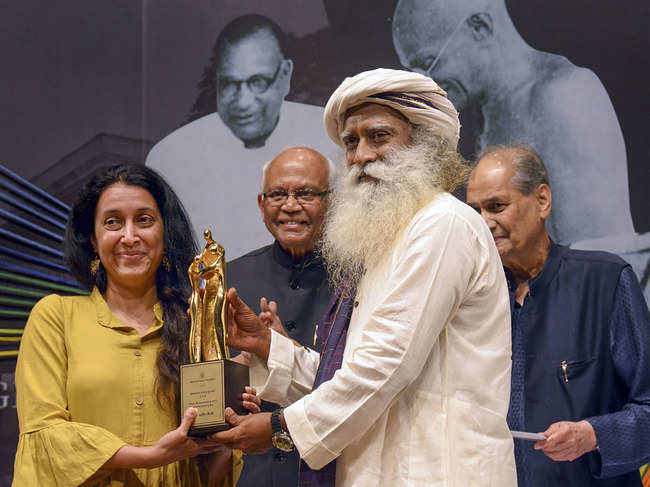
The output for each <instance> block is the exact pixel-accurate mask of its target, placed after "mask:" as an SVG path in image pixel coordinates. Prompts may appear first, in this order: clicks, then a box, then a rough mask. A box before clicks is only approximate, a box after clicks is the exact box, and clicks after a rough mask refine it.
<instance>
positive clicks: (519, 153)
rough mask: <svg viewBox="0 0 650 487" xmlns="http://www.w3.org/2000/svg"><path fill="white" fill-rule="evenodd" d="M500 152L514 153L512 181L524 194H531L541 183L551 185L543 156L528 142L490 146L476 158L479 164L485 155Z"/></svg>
mask: <svg viewBox="0 0 650 487" xmlns="http://www.w3.org/2000/svg"><path fill="white" fill-rule="evenodd" d="M498 152H511V153H512V154H513V157H512V172H513V176H512V179H511V180H510V183H511V184H512V186H513V187H514V188H515V189H516V190H517V191H519V192H520V193H522V194H523V195H524V196H528V195H529V194H531V193H532V192H533V191H535V190H536V189H537V188H538V187H539V185H540V184H546V185H547V186H549V187H550V186H551V185H550V184H549V182H548V172H547V171H546V166H545V165H544V162H543V161H542V158H541V157H540V156H539V154H537V152H535V149H533V148H532V147H530V146H529V145H526V144H504V145H497V146H494V147H488V148H487V149H485V150H484V151H482V152H481V153H480V154H479V156H478V158H477V159H476V161H477V164H478V162H479V161H480V160H481V159H483V158H484V157H487V156H492V155H494V154H496V153H498Z"/></svg>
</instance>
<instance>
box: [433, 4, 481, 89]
mask: <svg viewBox="0 0 650 487" xmlns="http://www.w3.org/2000/svg"><path fill="white" fill-rule="evenodd" d="M469 17H470V16H469V15H468V16H466V17H463V18H462V19H460V22H458V25H457V26H456V27H455V28H454V30H453V31H452V32H451V34H450V35H449V37H447V40H446V41H445V43H444V44H443V45H442V48H441V49H440V52H439V53H438V55H437V56H436V57H435V59H434V60H433V61H431V64H429V67H428V68H427V69H426V71H425V72H424V74H425V76H428V77H429V78H431V77H432V76H431V72H432V71H433V70H434V68H435V67H436V65H437V64H438V61H440V58H441V57H442V54H443V53H444V52H445V51H446V50H447V46H449V43H450V42H451V40H452V39H453V38H454V37H456V34H457V33H458V31H459V30H460V28H461V26H462V25H463V24H464V23H465V21H466V20H467V19H469Z"/></svg>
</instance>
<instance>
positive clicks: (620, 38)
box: [0, 0, 650, 487]
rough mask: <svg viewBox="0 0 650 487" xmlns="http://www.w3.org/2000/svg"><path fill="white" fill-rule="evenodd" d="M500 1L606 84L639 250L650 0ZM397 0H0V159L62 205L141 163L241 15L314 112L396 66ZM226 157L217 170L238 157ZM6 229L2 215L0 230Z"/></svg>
mask: <svg viewBox="0 0 650 487" xmlns="http://www.w3.org/2000/svg"><path fill="white" fill-rule="evenodd" d="M506 3H507V7H508V11H509V13H510V16H511V18H512V20H513V22H514V24H515V27H516V29H517V30H518V32H519V33H520V35H521V36H522V37H523V38H524V39H525V40H526V41H527V42H528V43H529V44H530V45H531V46H532V47H534V48H536V49H539V50H541V51H546V52H550V53H554V54H559V55H562V56H565V57H566V58H568V60H569V61H571V63H573V64H574V65H576V66H581V67H586V68H588V69H590V70H592V71H593V72H594V73H595V74H596V75H597V76H598V78H599V79H600V81H601V82H602V84H603V85H604V87H605V88H606V90H607V93H608V95H609V97H610V99H611V101H612V104H613V106H614V109H615V111H616V115H617V117H618V122H619V124H620V127H621V129H622V132H623V136H624V139H625V146H626V152H627V164H626V165H622V166H621V171H627V176H628V183H629V190H628V191H629V197H630V212H631V216H632V220H633V223H634V230H635V232H636V233H637V234H640V237H639V238H640V239H641V241H646V242H647V241H648V238H647V235H646V238H645V240H643V234H646V233H647V232H650V205H649V204H648V203H649V201H650V200H649V198H648V188H649V187H650V164H649V163H648V156H649V155H650V154H649V152H650V151H649V142H648V141H649V140H650V117H648V113H650V89H649V87H650V63H649V62H648V53H649V51H650V40H649V38H648V31H647V29H648V25H650V3H648V2H647V0H630V1H627V2H611V1H608V0H591V1H587V0H575V1H573V2H566V1H565V0H528V1H526V2H520V1H519V2H518V1H514V0H511V1H508V2H506ZM395 4H396V1H393V0H374V1H370V0H357V1H355V2H344V1H333V0H322V1H310V2H304V1H301V0H273V1H268V0H256V1H253V0H192V1H191V2H190V1H187V0H185V1H182V0H156V1H155V2H154V1H150V0H142V1H141V2H134V1H133V0H112V1H111V2H88V1H85V0H69V1H67V2H63V3H61V2H50V1H46V0H29V1H22V2H20V1H19V2H16V1H13V2H12V1H8V0H1V5H2V8H1V11H2V15H0V59H2V60H3V68H4V69H3V76H2V77H1V80H0V88H1V89H0V132H1V133H2V144H0V164H1V165H3V166H5V167H7V168H8V169H10V170H11V171H13V172H15V173H17V174H18V175H20V176H22V177H24V178H26V179H27V180H29V181H31V182H33V183H34V184H36V185H38V186H39V187H41V188H43V189H45V190H46V191H48V192H49V193H51V194H52V195H54V196H56V197H57V198H59V199H61V200H63V201H65V202H67V203H69V202H71V200H72V199H73V198H74V195H75V194H76V192H77V191H78V189H79V187H80V186H81V185H82V184H83V183H84V182H85V181H87V180H88V178H90V177H91V176H92V175H93V174H95V173H96V172H97V171H99V170H101V169H102V168H103V167H106V166H108V165H112V164H113V163H115V162H127V163H132V164H143V163H144V162H145V159H146V157H147V154H148V153H149V151H150V149H151V148H152V147H153V146H154V145H155V144H156V143H157V142H158V141H160V140H161V139H163V138H164V137H165V136H166V135H168V134H170V133H171V132H173V131H174V130H176V129H178V128H179V127H181V126H184V125H186V124H188V123H191V122H192V121H193V120H196V119H199V118H201V117H203V116H207V115H209V114H211V113H213V112H214V111H215V110H216V106H215V97H214V88H213V85H212V86H211V85H210V82H211V81H212V78H211V76H210V68H209V66H210V57H211V55H212V47H213V44H214V41H215V38H216V36H217V34H218V32H219V31H220V30H221V28H222V27H223V26H224V25H225V24H226V23H227V22H229V21H230V20H232V19H234V18H235V17H237V16H239V15H242V14H246V13H253V12H255V13H261V14H263V15H266V16H268V17H270V18H272V19H273V20H274V21H276V22H277V23H278V24H279V25H280V27H281V28H282V29H283V30H284V31H285V32H286V33H287V35H288V37H289V39H290V43H289V48H288V57H290V58H291V59H292V60H293V63H294V72H293V76H292V79H291V91H290V92H289V95H288V96H287V98H286V100H287V101H292V102H298V103H301V104H309V105H317V106H321V107H322V106H323V105H324V104H325V102H326V100H327V98H328V96H329V94H330V93H331V92H332V91H333V89H334V88H335V87H336V86H337V85H338V84H339V83H340V81H341V80H342V79H343V78H344V77H345V76H349V75H353V74H356V73H358V72H360V71H362V70H365V69H370V68H375V67H389V68H400V67H401V65H400V61H399V58H398V56H397V54H396V51H395V49H394V47H393V40H392V33H391V24H392V17H393V12H394V9H395ZM206 70H207V71H206ZM206 73H207V75H206ZM461 115H462V122H463V129H462V133H461V150H462V152H463V154H464V155H465V156H466V157H468V158H470V159H471V158H472V157H473V156H474V155H475V154H476V151H477V148H478V143H477V137H478V135H479V134H480V132H481V129H482V123H483V121H482V116H481V112H480V107H479V106H477V105H476V104H474V105H470V106H469V107H468V108H467V109H466V110H464V111H463V113H462V114H461ZM322 137H323V138H324V137H326V136H325V133H324V131H323V133H322ZM585 143H589V141H588V140H586V141H585ZM271 155H272V154H262V155H261V156H260V157H263V158H266V159H265V160H267V159H268V158H270V157H268V156H271ZM226 156H228V157H225V158H224V159H225V160H224V162H223V163H224V164H226V163H232V160H236V158H237V157H238V155H237V154H235V153H233V154H227V155H226ZM192 169H193V168H188V172H190V173H191V172H192ZM218 170H219V169H218V166H217V167H215V168H214V171H217V172H218ZM592 170H593V171H598V167H593V168H592ZM584 176H585V177H588V174H585V175H584ZM174 184H175V185H179V186H182V184H183V182H182V181H175V182H174ZM593 189H594V191H597V192H599V194H600V195H601V198H602V204H603V205H607V202H608V200H611V199H613V198H617V195H616V194H611V192H610V191H609V190H608V188H606V187H596V188H593ZM251 198H252V199H254V198H255V195H254V194H253V195H251ZM7 225H9V224H8V223H7V222H6V221H5V220H3V219H2V218H1V217H0V227H5V226H7ZM575 225H580V222H575ZM610 237H612V236H610ZM613 237H614V239H615V237H616V236H615V235H614V236H613ZM649 249H650V245H648V246H646V247H645V248H640V249H639V252H641V254H643V255H642V256H645V257H644V258H645V260H644V262H645V264H641V265H640V267H638V269H641V270H640V271H637V274H638V275H639V279H640V280H642V281H643V279H644V278H645V280H646V283H647V280H648V275H647V274H648V267H647V256H648V250H649ZM644 252H645V253H644ZM0 259H5V256H4V255H2V254H0ZM644 269H645V270H644ZM644 272H645V274H644ZM22 326H24V320H16V319H11V320H7V319H4V318H0V328H20V327H22ZM3 350H4V349H3ZM14 367H15V359H14V358H3V357H0V487H1V486H4V485H7V486H8V485H10V482H11V471H12V462H13V455H14V451H15V445H16V441H17V420H16V416H15V412H16V411H15V390H14V385H13V369H14Z"/></svg>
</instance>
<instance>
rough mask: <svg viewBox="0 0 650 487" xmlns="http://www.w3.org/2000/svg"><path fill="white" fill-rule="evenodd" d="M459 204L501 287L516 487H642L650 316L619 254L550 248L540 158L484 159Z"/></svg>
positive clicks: (513, 150)
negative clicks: (473, 222)
mask: <svg viewBox="0 0 650 487" xmlns="http://www.w3.org/2000/svg"><path fill="white" fill-rule="evenodd" d="M467 202H468V203H469V204H470V205H471V206H472V207H474V208H475V209H476V210H477V211H479V212H480V213H481V215H482V216H483V217H484V219H485V221H486V222H487V223H488V226H489V227H490V229H491V231H492V235H493V237H494V239H495V242H496V244H497V248H498V250H499V254H500V256H501V259H502V262H503V264H504V266H505V268H506V276H507V278H508V284H509V288H510V297H511V309H512V347H513V350H512V360H513V367H512V390H511V396H510V409H509V411H508V424H509V426H510V428H511V429H513V430H524V431H532V432H542V433H543V434H544V436H546V437H547V439H546V440H543V441H539V442H537V443H535V444H534V445H533V444H531V443H527V442H524V441H523V440H515V458H516V462H517V476H518V482H519V485H520V486H524V487H527V486H549V485H571V486H614V485H615V486H640V485H641V480H640V476H639V472H638V468H639V467H640V466H641V465H643V464H644V463H646V462H648V461H649V460H650V441H649V439H650V313H649V312H648V307H647V305H646V303H645V300H644V297H643V293H642V292H641V289H640V287H639V284H638V281H637V279H636V276H635V274H634V273H633V272H632V269H631V268H630V266H629V265H628V264H627V263H626V262H625V261H623V260H621V259H620V258H619V257H617V256H615V255H613V254H609V253H606V252H588V251H578V250H572V249H568V248H566V247H562V246H560V245H557V244H555V243H553V242H551V241H550V238H549V236H548V233H547V231H546V227H545V220H546V218H547V217H548V215H549V214H550V211H551V206H552V196H551V191H550V188H549V184H548V177H547V175H546V169H545V168H544V165H543V163H542V162H541V160H540V159H539V157H538V156H537V155H536V154H534V153H533V152H532V151H530V150H527V149H523V148H521V147H510V148H507V147H500V148H496V149H494V150H492V151H489V152H487V153H486V154H484V155H483V156H482V157H481V158H480V160H479V162H478V164H477V165H476V167H475V168H474V170H473V171H472V175H471V177H470V182H469V185H468V188H467Z"/></svg>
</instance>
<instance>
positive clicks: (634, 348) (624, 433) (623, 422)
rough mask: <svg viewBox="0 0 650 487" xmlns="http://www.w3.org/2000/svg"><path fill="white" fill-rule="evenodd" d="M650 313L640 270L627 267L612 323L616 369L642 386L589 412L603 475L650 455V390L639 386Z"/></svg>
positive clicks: (649, 351)
mask: <svg viewBox="0 0 650 487" xmlns="http://www.w3.org/2000/svg"><path fill="white" fill-rule="evenodd" d="M649 333H650V313H649V312H648V306H647V305H646V303H645V298H644V297H643V293H642V291H641V288H640V287H639V284H638V282H637V279H636V276H635V274H634V272H633V271H632V269H631V268H629V267H626V268H624V269H623V272H622V273H621V278H620V279H619V281H618V286H617V288H616V295H615V298H614V311H613V313H612V326H611V328H610V346H611V350H612V356H613V358H614V364H615V366H616V371H617V372H618V374H619V375H620V377H621V379H622V380H623V381H624V382H625V383H626V384H629V386H630V389H631V390H633V391H638V392H639V393H638V394H636V395H635V397H633V398H631V400H630V402H628V403H627V404H626V405H625V406H624V407H623V409H621V410H620V411H617V412H614V413H611V414H604V415H601V416H593V417H590V418H586V419H587V421H589V423H591V426H593V428H594V431H595V432H596V437H597V438H598V449H599V451H600V457H601V461H602V468H601V472H600V474H599V475H598V477H600V478H602V477H613V476H616V475H620V474H623V473H625V472H629V471H630V470H635V469H637V468H638V467H639V466H640V465H642V464H644V463H646V462H647V461H648V460H649V459H650V456H649V455H650V452H649V451H648V450H649V448H648V445H649V444H650V391H648V390H647V389H646V390H645V391H643V389H642V388H641V387H640V386H641V384H642V382H643V381H644V380H646V378H647V376H648V374H650V370H649V369H647V368H645V367H641V366H640V364H648V363H650V348H648V334H649Z"/></svg>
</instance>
